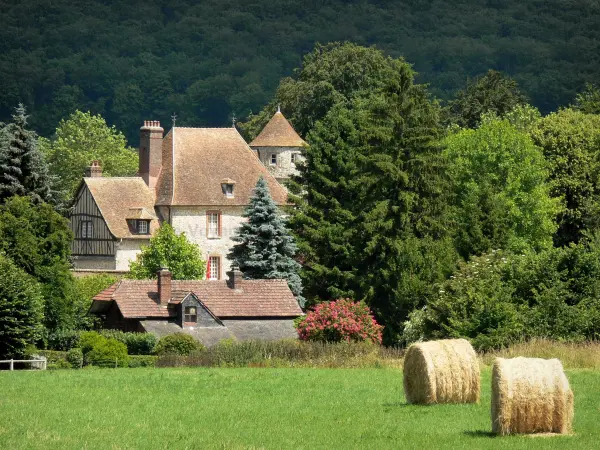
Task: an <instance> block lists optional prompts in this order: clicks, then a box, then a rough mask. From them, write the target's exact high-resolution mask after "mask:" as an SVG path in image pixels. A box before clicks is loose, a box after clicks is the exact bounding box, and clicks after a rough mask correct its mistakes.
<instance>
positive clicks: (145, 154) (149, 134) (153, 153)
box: [138, 120, 164, 188]
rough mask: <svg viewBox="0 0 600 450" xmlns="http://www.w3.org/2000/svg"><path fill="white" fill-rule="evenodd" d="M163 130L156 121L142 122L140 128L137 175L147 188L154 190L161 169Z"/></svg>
mask: <svg viewBox="0 0 600 450" xmlns="http://www.w3.org/2000/svg"><path fill="white" fill-rule="evenodd" d="M163 131H164V130H163V129H162V127H161V126H160V122H159V121H158V120H144V126H142V128H140V150H139V152H140V165H139V171H138V172H139V175H140V177H142V178H143V179H144V181H145V182H146V184H147V185H148V187H150V188H154V187H155V186H156V183H157V182H158V176H159V175H160V169H161V168H162V139H163Z"/></svg>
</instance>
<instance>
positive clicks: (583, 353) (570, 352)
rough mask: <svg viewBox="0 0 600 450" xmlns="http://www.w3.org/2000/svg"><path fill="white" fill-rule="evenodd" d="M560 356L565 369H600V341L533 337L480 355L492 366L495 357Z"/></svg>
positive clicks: (548, 357) (484, 361)
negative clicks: (572, 340) (576, 341)
mask: <svg viewBox="0 0 600 450" xmlns="http://www.w3.org/2000/svg"><path fill="white" fill-rule="evenodd" d="M517 356H526V357H529V358H544V359H550V358H558V359H560V361H561V362H562V364H563V367H564V368H565V369H596V370H597V369H600V342H597V341H596V342H579V343H569V342H559V341H551V340H548V339H533V340H531V341H527V342H521V343H518V344H514V345H511V346H510V347H508V348H505V349H502V350H497V351H493V352H487V353H483V354H482V355H480V359H481V361H482V362H483V363H484V364H485V365H488V366H491V365H492V364H493V362H494V359H495V358H497V357H501V358H516V357H517Z"/></svg>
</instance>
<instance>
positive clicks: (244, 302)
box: [92, 280, 302, 319]
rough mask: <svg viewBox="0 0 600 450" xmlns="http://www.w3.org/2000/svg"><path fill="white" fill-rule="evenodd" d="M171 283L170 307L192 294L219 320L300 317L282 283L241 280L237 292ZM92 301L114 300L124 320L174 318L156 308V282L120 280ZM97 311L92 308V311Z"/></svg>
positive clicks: (207, 283)
mask: <svg viewBox="0 0 600 450" xmlns="http://www.w3.org/2000/svg"><path fill="white" fill-rule="evenodd" d="M171 283H172V287H171V292H172V299H171V304H177V303H180V302H181V301H182V300H183V299H184V297H185V296H186V295H188V294H189V293H190V292H193V293H194V294H195V295H196V297H198V299H200V300H201V301H202V302H203V303H204V304H205V305H206V306H207V308H209V309H210V310H211V311H212V312H213V313H214V314H215V316H217V317H218V318H220V319H222V318H225V317H296V316H299V315H301V314H302V310H301V309H300V307H299V306H298V303H297V301H296V299H295V298H294V295H293V294H292V291H290V288H289V287H288V285H287V282H286V281H285V280H243V282H242V288H241V289H231V288H230V287H229V285H228V284H227V281H212V280H173V281H171ZM93 300H94V303H95V302H110V301H113V300H114V301H115V302H116V303H117V306H118V307H119V309H120V310H121V313H122V314H123V317H125V318H126V319H130V318H161V317H164V318H168V317H173V316H175V315H176V313H175V310H174V308H167V307H165V306H161V305H159V302H158V284H157V280H121V281H119V282H118V283H116V284H115V285H113V286H111V287H110V288H108V289H106V290H104V291H102V292H101V293H100V294H98V295H96V296H95V297H94V298H93ZM97 309H98V308H96V307H94V305H92V312H93V311H94V310H97Z"/></svg>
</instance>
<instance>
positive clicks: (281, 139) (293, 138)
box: [250, 110, 306, 147]
mask: <svg viewBox="0 0 600 450" xmlns="http://www.w3.org/2000/svg"><path fill="white" fill-rule="evenodd" d="M303 145H306V142H304V140H303V139H302V138H301V137H300V136H299V135H298V133H296V130H294V128H292V126H291V125H290V123H289V122H288V121H287V119H286V118H285V117H284V115H283V114H282V113H281V111H279V110H278V111H277V112H276V113H275V114H274V115H273V117H271V120H269V123H267V124H266V125H265V127H264V128H263V130H262V131H261V132H260V134H259V135H258V136H256V138H255V139H254V140H253V141H252V142H250V147H302V146H303Z"/></svg>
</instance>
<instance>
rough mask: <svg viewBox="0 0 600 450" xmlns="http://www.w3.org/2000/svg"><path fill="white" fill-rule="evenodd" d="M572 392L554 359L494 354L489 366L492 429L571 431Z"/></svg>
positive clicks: (514, 432) (540, 431)
mask: <svg viewBox="0 0 600 450" xmlns="http://www.w3.org/2000/svg"><path fill="white" fill-rule="evenodd" d="M572 422H573V392H572V391H571V388H570V387H569V380H568V379H567V377H566V375H565V372H564V370H563V366H562V364H561V362H560V361H559V360H558V359H539V358H523V357H519V358H513V359H504V358H496V360H495V361H494V367H493V369H492V431H493V432H494V433H496V434H500V435H507V434H522V433H560V434H568V433H570V432H571V426H572Z"/></svg>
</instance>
